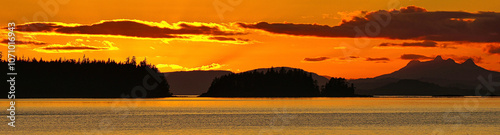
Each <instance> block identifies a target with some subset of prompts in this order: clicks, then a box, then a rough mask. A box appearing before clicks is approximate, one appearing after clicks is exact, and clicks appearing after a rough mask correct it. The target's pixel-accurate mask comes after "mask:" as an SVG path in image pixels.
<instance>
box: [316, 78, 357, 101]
mask: <svg viewBox="0 0 500 135" xmlns="http://www.w3.org/2000/svg"><path fill="white" fill-rule="evenodd" d="M354 89H355V87H354V84H352V83H351V84H349V83H348V82H347V80H346V79H345V78H341V77H338V78H336V77H332V78H331V79H330V81H328V82H327V83H326V85H325V87H324V88H323V90H322V91H321V95H322V96H326V97H352V96H357V95H355V94H354Z"/></svg>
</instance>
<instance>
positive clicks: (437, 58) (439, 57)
mask: <svg viewBox="0 0 500 135" xmlns="http://www.w3.org/2000/svg"><path fill="white" fill-rule="evenodd" d="M433 61H443V57H441V55H438V56H436V58H434V60H433Z"/></svg>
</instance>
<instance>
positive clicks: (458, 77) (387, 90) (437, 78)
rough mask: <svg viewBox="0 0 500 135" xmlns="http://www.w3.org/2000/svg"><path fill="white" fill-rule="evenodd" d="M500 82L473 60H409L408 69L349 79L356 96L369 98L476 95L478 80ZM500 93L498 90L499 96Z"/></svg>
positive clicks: (493, 73) (495, 74) (497, 75)
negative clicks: (378, 96)
mask: <svg viewBox="0 0 500 135" xmlns="http://www.w3.org/2000/svg"><path fill="white" fill-rule="evenodd" d="M489 75H491V76H492V78H493V80H498V79H500V73H499V72H495V71H490V70H486V69H484V68H482V67H479V66H477V65H476V64H475V63H474V61H473V60H472V59H468V60H466V61H465V62H464V63H461V64H459V63H456V62H455V61H454V60H453V59H447V60H443V58H442V57H441V56H437V57H436V58H435V59H434V60H431V61H425V62H421V61H418V60H413V61H410V62H409V63H408V64H407V65H406V66H405V67H403V68H401V69H399V70H397V71H395V72H392V73H390V74H385V75H381V76H377V77H374V78H366V79H356V80H350V82H351V83H354V84H355V86H356V87H357V90H356V93H357V94H369V95H475V88H476V86H478V85H480V84H481V82H480V81H479V79H478V77H479V76H483V77H484V78H488V76H489ZM483 93H485V92H483ZM498 93H500V92H498V91H496V94H498Z"/></svg>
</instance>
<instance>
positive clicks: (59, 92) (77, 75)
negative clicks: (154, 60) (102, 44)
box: [0, 55, 172, 98]
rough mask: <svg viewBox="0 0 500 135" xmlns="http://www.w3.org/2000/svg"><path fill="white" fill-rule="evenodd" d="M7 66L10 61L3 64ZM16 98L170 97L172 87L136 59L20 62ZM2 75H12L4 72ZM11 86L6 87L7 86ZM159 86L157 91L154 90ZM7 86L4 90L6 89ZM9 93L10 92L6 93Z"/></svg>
mask: <svg viewBox="0 0 500 135" xmlns="http://www.w3.org/2000/svg"><path fill="white" fill-rule="evenodd" d="M0 63H1V65H7V63H8V61H7V60H0ZM15 63H16V65H15V68H16V70H15V72H17V75H16V76H15V77H16V98H119V97H131V98H135V97H170V96H172V93H170V91H169V85H168V83H167V81H166V79H165V77H164V76H163V75H161V74H159V73H158V69H157V68H156V67H155V66H154V65H151V64H147V61H146V59H144V61H141V62H140V64H139V65H137V64H136V62H135V57H133V58H132V60H130V59H129V58H127V61H126V62H125V63H122V62H115V61H114V60H111V59H109V58H108V60H107V61H105V60H96V59H94V60H90V59H89V58H87V57H85V55H84V56H83V58H82V59H81V60H80V59H78V60H75V59H63V58H59V59H56V60H50V61H45V60H43V59H42V58H40V59H38V60H37V59H36V58H29V57H28V58H24V57H22V58H19V59H16V62H15ZM0 71H1V72H3V73H2V74H4V75H5V74H6V72H10V71H8V70H7V69H6V68H4V69H2V70H0ZM6 84H7V83H2V85H6ZM153 86H156V87H153ZM6 87H7V86H2V88H6ZM6 90H9V89H6Z"/></svg>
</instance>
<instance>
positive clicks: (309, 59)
mask: <svg viewBox="0 0 500 135" xmlns="http://www.w3.org/2000/svg"><path fill="white" fill-rule="evenodd" d="M328 59H330V58H329V57H316V58H304V61H311V62H317V61H325V60H328Z"/></svg>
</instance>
